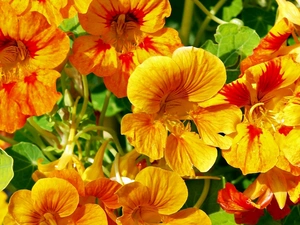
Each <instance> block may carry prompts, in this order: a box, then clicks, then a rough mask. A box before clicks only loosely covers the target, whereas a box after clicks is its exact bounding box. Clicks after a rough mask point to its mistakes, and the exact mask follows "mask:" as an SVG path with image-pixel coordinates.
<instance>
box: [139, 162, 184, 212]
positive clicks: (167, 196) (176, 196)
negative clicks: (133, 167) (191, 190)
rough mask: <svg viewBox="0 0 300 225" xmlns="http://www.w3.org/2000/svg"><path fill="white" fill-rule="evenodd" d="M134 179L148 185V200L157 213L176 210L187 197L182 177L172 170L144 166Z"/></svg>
mask: <svg viewBox="0 0 300 225" xmlns="http://www.w3.org/2000/svg"><path fill="white" fill-rule="evenodd" d="M135 180H136V181H137V182H140V183H141V184H143V185H145V186H146V187H148V189H149V191H150V198H151V200H150V202H151V204H152V205H153V206H155V207H156V208H157V209H158V213H159V214H164V215H170V214H172V213H175V212H177V211H178V210H179V209H180V208H181V207H182V206H183V204H184V203H185V201H186V199H187V195H188V192H187V187H186V185H185V183H184V181H183V179H182V178H181V177H180V176H179V175H178V174H177V173H174V172H171V171H167V170H163V169H160V168H157V167H146V168H145V169H143V170H141V171H140V172H139V173H138V175H137V176H136V178H135Z"/></svg>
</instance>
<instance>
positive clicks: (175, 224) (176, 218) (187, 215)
mask: <svg viewBox="0 0 300 225" xmlns="http://www.w3.org/2000/svg"><path fill="white" fill-rule="evenodd" d="M200 221H201V222H200ZM199 222H200V223H201V225H211V221H210V218H209V217H208V216H207V215H206V213H205V212H203V211H202V210H200V209H195V208H188V209H183V210H180V211H179V212H177V213H175V214H173V215H170V216H166V217H165V219H164V222H163V224H165V225H182V224H187V225H196V224H199Z"/></svg>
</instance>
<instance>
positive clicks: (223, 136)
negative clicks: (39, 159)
mask: <svg viewBox="0 0 300 225" xmlns="http://www.w3.org/2000/svg"><path fill="white" fill-rule="evenodd" d="M20 2H21V1H17V0H10V1H4V2H3V4H2V3H1V7H0V110H1V114H0V130H2V131H5V132H9V133H12V132H14V131H16V130H17V129H20V128H21V127H23V126H24V124H25V122H26V119H27V118H28V117H31V116H38V115H43V114H45V113H48V112H50V111H51V110H52V108H53V106H54V105H55V104H56V102H57V101H58V100H59V98H60V97H61V95H60V94H59V93H58V92H57V90H56V83H55V82H56V79H57V78H58V77H60V73H59V72H58V71H60V70H61V69H62V68H63V67H64V65H65V64H66V62H67V61H68V60H69V62H70V63H71V64H72V65H73V66H74V67H75V68H76V69H77V70H78V71H79V73H80V74H83V75H87V74H90V73H94V74H95V75H97V76H99V77H103V81H104V84H105V86H106V87H107V89H109V90H110V91H111V92H112V93H114V94H115V96H117V97H120V98H121V97H125V96H126V97H128V99H129V101H130V102H131V104H132V113H130V114H127V115H125V116H124V117H123V118H122V121H121V133H122V134H123V135H125V136H126V137H127V139H128V141H129V142H130V144H131V145H132V146H133V147H134V150H132V151H131V152H129V153H127V154H126V155H125V156H123V157H121V158H119V156H118V155H117V156H116V161H115V163H114V166H113V168H112V171H111V177H112V178H111V179H109V178H106V177H105V176H104V175H103V172H102V160H103V154H104V150H105V148H106V145H107V143H108V141H105V142H104V143H103V144H102V146H101V147H100V149H99V151H98V152H97V154H96V157H95V160H94V162H93V164H92V165H91V166H90V167H88V168H84V166H83V165H82V162H80V161H79V160H78V158H77V157H76V155H75V154H73V148H72V146H73V145H74V143H72V144H73V145H72V144H68V145H67V147H66V149H65V152H64V153H63V155H62V157H61V158H60V159H58V160H57V161H54V162H51V163H50V164H47V165H44V164H41V163H40V164H39V167H38V171H36V172H35V173H34V174H33V179H34V180H35V181H36V183H35V185H34V186H33V188H32V190H31V191H29V190H19V191H16V192H15V193H14V194H13V195H12V197H11V198H10V202H9V207H8V214H7V216H6V217H5V220H4V224H85V225H86V224H95V225H96V224H123V225H127V224H169V225H172V224H173V225H175V224H196V223H201V224H204V225H209V224H211V221H210V219H209V217H208V216H207V215H206V214H205V213H204V212H203V211H202V210H200V209H197V208H188V209H184V210H180V209H181V208H182V206H183V205H184V203H185V202H186V200H187V196H188V191H187V187H186V185H185V183H184V180H183V179H182V177H183V176H189V177H193V176H195V175H197V172H198V171H199V172H207V171H209V170H210V169H211V168H212V166H213V165H214V163H215V161H216V158H217V154H218V151H217V148H219V149H221V152H222V156H223V157H224V158H225V159H226V161H227V162H228V164H229V165H231V166H233V167H235V168H239V169H241V171H242V172H243V174H244V175H246V174H251V173H260V175H259V176H258V177H257V179H256V180H255V181H254V182H253V183H252V184H251V185H250V186H249V187H248V188H247V189H246V191H245V192H244V193H240V192H238V191H237V190H236V189H235V187H234V186H233V185H232V184H230V183H228V184H227V185H226V187H225V188H224V189H223V190H221V191H220V192H219V195H218V202H219V203H220V205H221V207H222V208H223V209H224V210H226V211H227V212H229V213H234V214H235V219H236V222H237V223H246V224H255V223H257V221H258V220H259V217H260V216H261V215H263V211H264V209H267V210H268V211H269V212H270V213H271V214H272V215H273V216H274V218H275V219H281V218H283V217H285V216H286V215H287V214H288V213H289V206H290V205H292V204H297V203H298V201H299V194H300V183H299V182H300V168H299V165H300V158H299V155H300V154H299V151H300V148H299V146H300V145H299V144H298V141H299V139H298V137H299V135H300V127H299V125H300V118H299V115H298V114H297V113H295V112H297V110H298V109H299V102H300V101H299V98H300V97H299V94H298V93H299V91H300V74H298V72H297V71H300V64H299V62H300V61H299V57H298V56H299V53H298V46H299V44H298V39H297V38H296V36H297V32H298V28H299V27H298V25H300V24H297V22H298V19H299V18H300V13H299V11H298V9H297V8H296V7H295V6H294V5H292V4H290V3H289V2H286V1H284V0H278V3H279V9H280V16H279V18H278V21H277V23H276V24H275V26H274V27H273V28H272V29H271V30H270V33H269V34H268V35H267V36H266V37H265V38H264V39H262V41H261V43H260V45H259V46H258V47H257V48H256V49H255V50H254V52H253V55H251V56H249V57H248V58H246V59H245V60H243V61H242V63H241V75H240V77H239V78H238V79H237V80H236V81H233V82H232V83H229V84H225V82H226V70H225V67H224V64H223V63H222V61H221V60H220V59H219V58H218V57H216V56H214V55H213V54H211V53H209V52H207V51H204V50H203V49H199V48H193V47H182V44H181V41H180V38H179V37H178V33H177V31H175V30H174V29H171V28H164V24H165V18H166V17H168V16H169V15H170V13H171V7H170V3H169V1H168V0H142V1H141V0H131V1H129V0H119V1H115V0H93V1H92V0H90V1H80V0H77V1H76V0H69V1H67V0H60V1H50V0H39V1H30V0H27V1H22V3H20ZM290 12H294V13H293V14H290ZM77 13H78V18H79V22H80V24H81V26H82V27H83V28H84V30H85V31H86V32H87V33H89V34H88V35H83V36H80V37H78V38H76V39H75V40H74V43H73V44H72V48H71V52H70V41H69V37H68V36H67V34H66V33H64V32H63V31H61V30H60V29H59V28H58V25H59V24H60V23H61V22H62V20H63V19H64V18H71V17H73V16H74V15H75V14H77ZM298 14H299V15H298ZM290 15H292V16H290ZM291 35H293V36H295V42H296V44H294V45H292V46H287V45H286V41H287V39H288V37H290V36H291ZM69 52H70V53H69ZM241 108H242V110H241ZM12 115H13V118H12ZM68 141H69V142H73V141H74V140H73V139H72V138H71V139H70V140H68ZM70 146H71V147H70ZM140 155H144V156H147V157H148V158H149V159H150V160H149V162H152V164H151V165H148V164H149V163H148V164H147V165H146V164H143V163H141V164H139V167H136V165H137V161H136V159H138V158H139V156H140ZM195 171H196V172H195ZM120 208H122V211H121V210H119V209H120ZM200 221H201V222H200Z"/></svg>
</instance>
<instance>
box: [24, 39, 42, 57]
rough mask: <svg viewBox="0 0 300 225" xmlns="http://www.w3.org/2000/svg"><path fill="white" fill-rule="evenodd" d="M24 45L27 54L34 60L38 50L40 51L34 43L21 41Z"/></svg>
mask: <svg viewBox="0 0 300 225" xmlns="http://www.w3.org/2000/svg"><path fill="white" fill-rule="evenodd" d="M22 42H23V43H24V45H25V46H26V48H27V50H28V52H29V56H30V57H31V58H34V57H35V56H36V55H37V54H36V52H37V51H38V50H40V48H38V46H37V43H36V42H34V41H22Z"/></svg>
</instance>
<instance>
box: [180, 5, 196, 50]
mask: <svg viewBox="0 0 300 225" xmlns="http://www.w3.org/2000/svg"><path fill="white" fill-rule="evenodd" d="M193 12H194V3H193V1H192V0H185V2H184V9H183V15H182V21H181V28H180V32H179V33H180V38H181V41H182V43H183V44H184V45H188V44H189V36H190V31H191V27H192V17H193Z"/></svg>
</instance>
